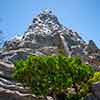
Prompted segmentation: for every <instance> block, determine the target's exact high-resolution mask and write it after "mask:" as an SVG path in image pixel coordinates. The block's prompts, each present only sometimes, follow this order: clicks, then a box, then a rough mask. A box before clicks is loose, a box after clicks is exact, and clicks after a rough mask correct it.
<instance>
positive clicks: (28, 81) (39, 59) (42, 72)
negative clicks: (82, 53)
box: [14, 55, 93, 100]
mask: <svg viewBox="0 0 100 100" xmlns="http://www.w3.org/2000/svg"><path fill="white" fill-rule="evenodd" d="M15 66H16V72H15V74H14V78H15V79H16V80H18V81H20V82H22V83H23V84H24V85H28V86H30V87H31V88H32V91H33V94H35V95H37V96H41V95H43V96H46V95H48V94H51V93H53V94H55V95H58V94H62V93H64V94H66V93H67V88H68V87H72V85H75V84H76V83H77V84H79V85H80V84H81V82H85V81H87V80H88V79H89V78H90V77H91V76H92V75H93V70H92V69H91V67H90V66H89V65H86V64H83V63H82V62H81V60H80V58H79V57H74V58H72V57H70V58H69V57H67V56H63V55H58V56H32V55H30V56H29V57H28V59H26V60H20V61H17V62H16V63H15ZM76 92H77V91H76ZM70 100H71V99H70Z"/></svg>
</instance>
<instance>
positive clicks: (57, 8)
mask: <svg viewBox="0 0 100 100" xmlns="http://www.w3.org/2000/svg"><path fill="white" fill-rule="evenodd" d="M45 8H50V9H52V10H53V12H54V14H55V15H57V16H58V18H59V21H60V23H62V24H63V25H64V26H67V27H69V28H70V27H71V28H72V29H73V31H76V32H79V33H80V35H81V36H82V37H83V39H85V40H90V39H93V40H94V41H95V42H96V44H97V45H98V46H99V47H100V0H0V30H2V31H3V33H4V34H0V40H6V39H10V38H11V37H13V36H15V35H16V34H18V35H21V34H23V33H24V32H25V31H26V30H27V28H28V25H29V24H30V23H31V21H32V18H33V16H35V15H37V14H38V13H39V12H40V11H41V10H44V9H45Z"/></svg>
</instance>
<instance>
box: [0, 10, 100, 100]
mask: <svg viewBox="0 0 100 100" xmlns="http://www.w3.org/2000/svg"><path fill="white" fill-rule="evenodd" d="M59 53H64V54H66V55H68V56H76V55H78V56H80V57H81V59H82V61H83V62H84V63H87V64H91V66H92V67H93V68H94V70H96V71H100V49H99V48H98V47H97V46H96V44H95V43H94V41H93V40H90V41H89V43H88V44H87V43H86V42H85V41H84V40H83V39H82V37H81V36H80V35H79V33H77V32H73V30H72V29H68V28H67V27H65V26H63V25H62V24H61V23H60V22H59V20H58V18H57V17H56V16H55V15H54V14H53V13H52V11H49V10H45V11H43V12H41V13H40V14H38V15H37V16H36V17H34V18H33V21H32V23H31V24H30V25H29V27H28V29H27V31H26V32H25V33H24V35H23V36H22V37H20V38H13V39H11V40H9V41H6V42H5V43H4V45H3V48H2V50H1V51H0V94H1V93H2V94H4V95H6V96H5V98H6V97H7V96H8V97H9V98H10V99H4V96H0V100H1V98H2V100H14V98H17V99H19V100H28V99H27V98H29V97H30V90H29V89H25V88H24V87H22V86H21V85H18V84H19V83H16V82H14V81H13V80H11V73H12V72H14V70H15V68H14V65H13V63H14V62H15V61H16V60H19V59H26V58H27V57H28V55H30V54H32V55H49V54H51V55H56V54H59ZM8 91H9V92H8ZM31 98H33V99H32V100H34V97H33V96H32V95H31ZM17 99H16V100H17Z"/></svg>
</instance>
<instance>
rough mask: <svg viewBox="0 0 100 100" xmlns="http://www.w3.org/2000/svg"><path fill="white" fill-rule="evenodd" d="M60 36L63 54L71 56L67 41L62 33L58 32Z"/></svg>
mask: <svg viewBox="0 0 100 100" xmlns="http://www.w3.org/2000/svg"><path fill="white" fill-rule="evenodd" d="M60 38H61V41H62V43H63V46H64V52H65V54H68V55H69V56H71V51H70V49H69V47H68V43H67V41H66V40H65V38H64V36H63V33H61V34H60Z"/></svg>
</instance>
